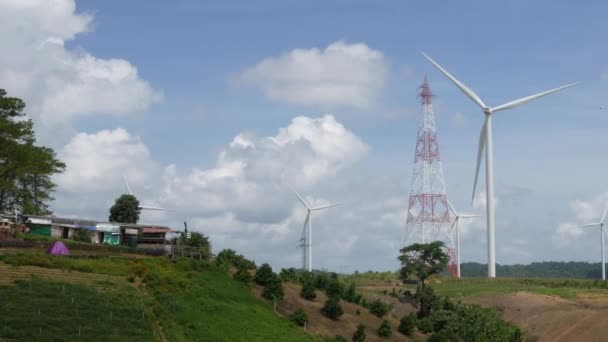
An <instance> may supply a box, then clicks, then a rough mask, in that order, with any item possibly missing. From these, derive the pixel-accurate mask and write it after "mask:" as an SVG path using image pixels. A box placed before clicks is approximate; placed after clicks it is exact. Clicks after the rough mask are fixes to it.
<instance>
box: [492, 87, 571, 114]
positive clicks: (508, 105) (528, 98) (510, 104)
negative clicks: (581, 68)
mask: <svg viewBox="0 0 608 342" xmlns="http://www.w3.org/2000/svg"><path fill="white" fill-rule="evenodd" d="M577 84H579V82H576V83H570V84H568V85H565V86H563V87H559V88H555V89H551V90H547V91H543V92H542V93H538V94H534V95H530V96H526V97H522V98H521V99H517V100H513V101H511V102H507V103H505V104H503V105H500V106H497V107H494V108H492V113H495V112H498V111H501V110H507V109H511V108H514V107H517V106H520V105H522V104H524V103H527V102H530V101H532V100H535V99H538V98H539V97H543V96H546V95H549V94H552V93H555V92H557V91H560V90H563V89H566V88H570V87H573V86H575V85H577Z"/></svg>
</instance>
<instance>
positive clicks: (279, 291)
mask: <svg viewBox="0 0 608 342" xmlns="http://www.w3.org/2000/svg"><path fill="white" fill-rule="evenodd" d="M262 297H264V298H266V299H268V300H272V301H276V302H280V301H282V300H283V298H284V297H285V292H283V284H281V279H279V277H278V276H277V275H276V274H274V273H273V277H272V278H271V279H270V280H269V281H268V283H267V284H266V286H264V291H262Z"/></svg>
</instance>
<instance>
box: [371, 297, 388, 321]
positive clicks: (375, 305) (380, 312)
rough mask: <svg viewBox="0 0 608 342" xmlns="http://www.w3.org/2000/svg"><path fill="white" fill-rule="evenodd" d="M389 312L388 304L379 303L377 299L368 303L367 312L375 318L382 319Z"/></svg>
mask: <svg viewBox="0 0 608 342" xmlns="http://www.w3.org/2000/svg"><path fill="white" fill-rule="evenodd" d="M390 310H391V306H390V304H386V303H383V302H381V301H380V300H379V299H376V300H374V301H373V302H371V303H369V312H370V313H371V314H372V315H374V316H377V317H380V318H382V317H384V316H386V314H387V313H388V312H389V311H390Z"/></svg>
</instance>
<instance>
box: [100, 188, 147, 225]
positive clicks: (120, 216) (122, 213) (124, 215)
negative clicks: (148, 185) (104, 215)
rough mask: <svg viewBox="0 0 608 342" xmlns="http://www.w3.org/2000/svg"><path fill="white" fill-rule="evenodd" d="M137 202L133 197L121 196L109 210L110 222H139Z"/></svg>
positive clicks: (139, 210)
mask: <svg viewBox="0 0 608 342" xmlns="http://www.w3.org/2000/svg"><path fill="white" fill-rule="evenodd" d="M140 212H141V209H140V208H139V201H138V200H137V198H136V197H135V196H133V195H127V194H124V195H121V196H120V197H118V198H117V199H116V202H114V205H113V206H112V208H110V217H109V219H108V220H109V221H110V222H118V223H137V221H139V213H140Z"/></svg>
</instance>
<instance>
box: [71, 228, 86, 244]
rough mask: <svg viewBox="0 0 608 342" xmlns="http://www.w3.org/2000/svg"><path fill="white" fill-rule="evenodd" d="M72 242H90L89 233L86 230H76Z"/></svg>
mask: <svg viewBox="0 0 608 342" xmlns="http://www.w3.org/2000/svg"><path fill="white" fill-rule="evenodd" d="M72 239H73V240H74V241H80V242H91V232H90V231H89V230H88V229H84V228H81V229H76V231H75V232H74V235H72Z"/></svg>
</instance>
